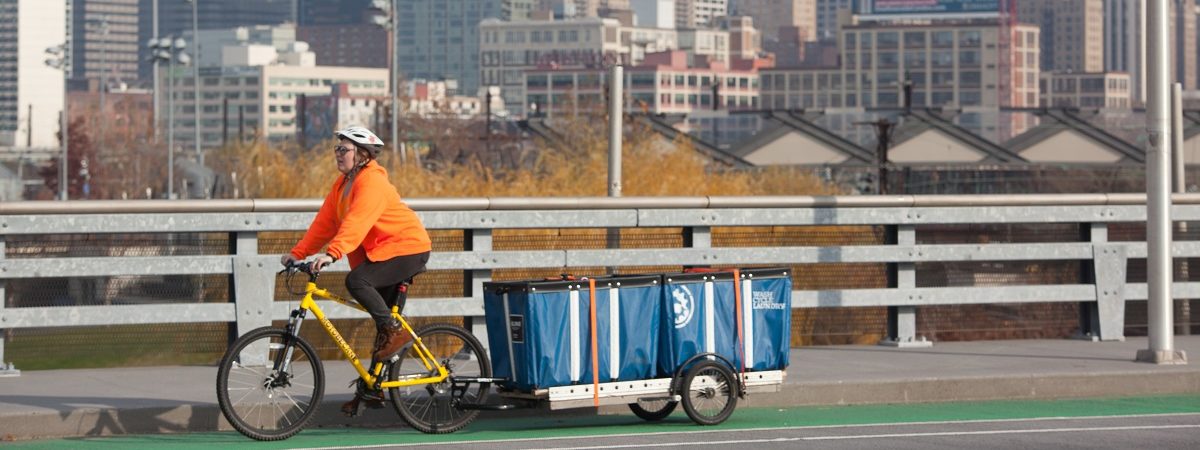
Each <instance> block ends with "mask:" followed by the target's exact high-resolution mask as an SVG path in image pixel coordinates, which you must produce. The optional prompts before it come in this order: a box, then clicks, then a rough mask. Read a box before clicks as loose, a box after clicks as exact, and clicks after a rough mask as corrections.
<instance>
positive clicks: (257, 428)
mask: <svg viewBox="0 0 1200 450" xmlns="http://www.w3.org/2000/svg"><path fill="white" fill-rule="evenodd" d="M324 393H325V370H324V367H323V366H322V365H321V360H320V359H318V357H317V352H316V351H315V350H313V348H312V346H311V345H309V344H308V342H305V341H304V340H303V339H301V338H300V337H298V336H292V335H289V334H288V333H287V332H286V331H284V330H281V329H277V328H270V327H264V328H259V329H256V330H253V331H251V332H249V333H246V334H245V335H243V336H242V337H239V338H238V339H237V340H236V341H234V342H233V345H232V346H230V347H229V350H228V351H226V352H225V356H223V357H222V358H221V363H220V366H218V369H217V403H218V404H220V406H221V413H222V414H224V415H225V419H226V420H228V421H229V424H230V425H233V428H235V429H237V430H238V431H239V432H241V433H242V434H244V435H246V436H247V437H249V438H252V439H256V440H260V441H278V440H282V439H287V438H289V437H292V435H294V434H296V433H299V432H300V430H302V429H304V427H305V426H306V425H308V422H309V421H310V420H312V417H313V413H315V412H316V411H317V406H318V405H320V403H321V397H322V396H323V395H324Z"/></svg>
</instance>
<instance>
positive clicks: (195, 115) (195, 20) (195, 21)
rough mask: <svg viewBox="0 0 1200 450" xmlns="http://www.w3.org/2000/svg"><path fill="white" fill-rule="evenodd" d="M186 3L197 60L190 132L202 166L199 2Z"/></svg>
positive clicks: (189, 1)
mask: <svg viewBox="0 0 1200 450" xmlns="http://www.w3.org/2000/svg"><path fill="white" fill-rule="evenodd" d="M187 2H188V3H191V4H192V45H194V46H195V48H196V49H195V50H193V51H192V53H194V54H195V55H196V58H197V59H196V61H195V64H192V96H193V97H195V98H194V99H192V105H194V106H195V109H194V110H193V111H192V130H193V131H194V135H193V139H194V141H195V144H194V148H195V151H196V159H197V160H199V161H200V165H201V166H203V165H204V152H203V151H201V150H200V59H199V58H200V19H199V16H198V15H197V14H196V9H197V7H198V4H199V3H200V2H199V0H187Z"/></svg>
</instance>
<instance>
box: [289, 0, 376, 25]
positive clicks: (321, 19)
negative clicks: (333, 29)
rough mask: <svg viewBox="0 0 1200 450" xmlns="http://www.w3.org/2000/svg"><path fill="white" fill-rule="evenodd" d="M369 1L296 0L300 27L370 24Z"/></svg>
mask: <svg viewBox="0 0 1200 450" xmlns="http://www.w3.org/2000/svg"><path fill="white" fill-rule="evenodd" d="M370 5H371V0H297V9H298V10H299V11H298V15H299V17H297V21H298V22H299V23H298V25H300V26H309V25H312V26H319V25H352V24H366V23H371V22H370V19H368V17H369V16H371V15H372V14H374V12H373V11H371V9H370Z"/></svg>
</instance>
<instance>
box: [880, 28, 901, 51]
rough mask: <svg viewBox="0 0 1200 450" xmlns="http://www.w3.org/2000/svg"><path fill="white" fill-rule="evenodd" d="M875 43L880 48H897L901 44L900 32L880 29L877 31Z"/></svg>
mask: <svg viewBox="0 0 1200 450" xmlns="http://www.w3.org/2000/svg"><path fill="white" fill-rule="evenodd" d="M875 43H876V44H877V45H878V47H879V48H896V47H897V46H898V45H899V44H900V33H897V32H895V31H880V32H878V33H875Z"/></svg>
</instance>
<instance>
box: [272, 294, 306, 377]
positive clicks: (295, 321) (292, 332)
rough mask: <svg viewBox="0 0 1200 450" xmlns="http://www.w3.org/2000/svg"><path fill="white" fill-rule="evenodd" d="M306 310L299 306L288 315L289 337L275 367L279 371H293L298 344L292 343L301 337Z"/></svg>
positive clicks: (277, 357)
mask: <svg viewBox="0 0 1200 450" xmlns="http://www.w3.org/2000/svg"><path fill="white" fill-rule="evenodd" d="M305 312H306V311H305V310H304V309H303V308H297V309H293V310H292V314H291V315H289V316H288V324H287V337H286V338H285V339H287V340H286V341H284V342H283V351H282V352H280V353H279V354H278V355H276V356H275V369H276V371H277V373H291V371H292V367H291V366H292V354H294V353H295V352H296V346H295V345H292V342H290V340H291V339H298V338H299V337H300V324H301V323H303V322H304V316H305Z"/></svg>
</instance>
